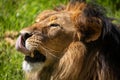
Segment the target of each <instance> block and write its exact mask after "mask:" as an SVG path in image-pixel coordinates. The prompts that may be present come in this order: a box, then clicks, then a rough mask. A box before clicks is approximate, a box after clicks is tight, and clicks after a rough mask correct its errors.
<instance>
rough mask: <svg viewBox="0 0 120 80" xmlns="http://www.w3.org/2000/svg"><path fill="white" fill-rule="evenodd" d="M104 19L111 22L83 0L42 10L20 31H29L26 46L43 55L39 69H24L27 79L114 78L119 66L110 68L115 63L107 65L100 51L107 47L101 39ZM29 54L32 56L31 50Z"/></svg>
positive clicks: (105, 57)
mask: <svg viewBox="0 0 120 80" xmlns="http://www.w3.org/2000/svg"><path fill="white" fill-rule="evenodd" d="M56 23H57V24H56ZM107 23H108V24H110V25H113V24H112V23H111V22H110V21H109V20H108V19H107V18H106V17H105V16H104V14H103V13H102V12H100V11H99V10H97V8H96V7H94V6H92V5H89V4H86V3H79V2H76V3H74V4H72V3H69V4H68V5H67V6H66V7H64V8H62V9H56V10H47V11H44V12H42V13H41V14H40V15H38V17H37V19H36V23H34V24H33V25H32V26H30V27H28V28H25V29H23V30H22V31H21V33H23V34H24V33H28V32H29V33H32V36H30V37H28V38H27V39H26V42H25V43H26V44H25V45H26V47H27V49H28V50H30V52H32V51H34V50H35V49H37V50H38V51H40V52H41V53H42V54H43V55H45V56H46V61H45V62H43V64H44V67H43V68H42V70H40V71H36V72H26V75H27V79H28V80H118V78H119V75H116V74H118V73H119V69H117V70H118V72H117V70H115V69H114V68H118V66H119V65H114V66H115V67H113V66H111V65H113V64H114V62H112V61H110V59H109V58H108V57H107V56H109V54H108V55H105V54H104V53H106V54H107V53H109V51H106V52H105V50H104V49H105V48H106V47H110V46H106V44H107V43H105V40H106V42H107V41H108V40H107V39H106V38H107V36H106V35H107V31H105V32H104V30H108V29H105V28H107V27H106V26H108V25H107ZM104 25H105V26H104ZM58 26H59V27H58ZM109 32H111V31H110V30H109ZM103 37H105V39H103V40H102V38H103ZM116 37H117V36H116ZM117 38H118V37H117ZM118 39H120V38H118ZM119 41H120V40H119ZM111 42H112V41H111ZM111 42H110V44H111ZM108 44H109V43H108ZM113 44H114V43H113ZM103 46H105V47H103ZM116 46H117V45H116ZM118 46H119V45H118ZM106 49H107V48H106ZM118 52H120V51H118ZM110 54H111V53H110ZM116 54H117V52H116ZM25 55H28V53H25ZM29 55H32V56H31V57H34V54H33V52H32V53H29ZM110 56H111V55H110ZM118 57H119V56H118ZM116 66H117V67H116Z"/></svg>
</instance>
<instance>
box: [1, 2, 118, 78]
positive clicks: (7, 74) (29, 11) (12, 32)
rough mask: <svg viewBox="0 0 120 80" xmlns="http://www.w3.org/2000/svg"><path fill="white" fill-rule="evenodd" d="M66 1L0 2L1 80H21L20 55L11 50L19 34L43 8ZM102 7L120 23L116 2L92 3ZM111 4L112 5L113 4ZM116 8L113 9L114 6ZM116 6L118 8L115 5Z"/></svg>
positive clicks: (49, 7)
mask: <svg viewBox="0 0 120 80" xmlns="http://www.w3.org/2000/svg"><path fill="white" fill-rule="evenodd" d="M67 1H68V0H34V1H33V0H0V80H24V76H23V72H22V67H21V66H22V63H21V62H22V61H23V58H24V57H23V55H21V54H20V53H19V52H17V51H16V50H15V48H14V44H15V39H16V37H17V36H18V31H19V30H21V29H22V28H23V27H26V26H29V25H31V24H32V23H33V22H34V18H35V17H36V15H38V14H39V13H40V12H41V11H43V10H44V9H51V8H53V7H55V6H56V5H58V4H66V3H67ZM93 1H96V3H98V4H101V5H102V6H104V7H105V8H106V9H107V11H108V14H107V15H108V16H110V17H112V18H115V19H116V20H115V23H117V24H118V23H119V22H120V7H117V5H116V4H120V1H119V0H114V1H115V2H114V3H113V2H112V1H113V0H111V1H110V0H104V1H103V0H93ZM112 4H113V5H112ZM115 5H116V6H115ZM118 6H119V5H118Z"/></svg>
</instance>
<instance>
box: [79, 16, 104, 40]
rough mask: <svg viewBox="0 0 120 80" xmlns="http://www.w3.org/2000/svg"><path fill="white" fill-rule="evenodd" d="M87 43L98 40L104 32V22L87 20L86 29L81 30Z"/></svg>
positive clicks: (92, 19) (97, 19)
mask: <svg viewBox="0 0 120 80" xmlns="http://www.w3.org/2000/svg"><path fill="white" fill-rule="evenodd" d="M81 31H82V35H83V39H84V41H85V42H91V41H95V40H97V39H98V38H99V37H100V35H101V32H102V21H101V19H99V18H96V17H91V18H86V21H85V25H84V29H83V30H81Z"/></svg>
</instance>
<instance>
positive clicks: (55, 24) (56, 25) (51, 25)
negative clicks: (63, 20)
mask: <svg viewBox="0 0 120 80" xmlns="http://www.w3.org/2000/svg"><path fill="white" fill-rule="evenodd" d="M59 26H60V25H59V24H57V23H52V24H50V27H59Z"/></svg>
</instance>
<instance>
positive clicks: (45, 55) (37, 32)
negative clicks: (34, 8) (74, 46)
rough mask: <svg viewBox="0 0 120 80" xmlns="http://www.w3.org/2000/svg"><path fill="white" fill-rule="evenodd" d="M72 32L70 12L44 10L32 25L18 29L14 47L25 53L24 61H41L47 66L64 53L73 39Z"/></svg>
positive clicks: (73, 29) (73, 30) (73, 28)
mask: <svg viewBox="0 0 120 80" xmlns="http://www.w3.org/2000/svg"><path fill="white" fill-rule="evenodd" d="M74 32H75V27H74V24H73V22H72V20H71V13H69V12H65V11H63V12H56V11H45V12H43V13H41V14H40V15H39V16H38V17H37V19H36V21H35V23H34V24H33V25H32V26H30V27H28V28H25V29H23V30H21V31H20V33H21V35H20V36H19V38H18V40H17V42H16V47H17V49H18V50H19V51H21V52H22V53H24V54H25V56H26V57H25V61H27V62H29V63H36V62H41V63H42V65H44V66H49V65H50V64H51V63H53V61H55V59H59V58H60V57H61V56H62V55H64V54H63V53H64V51H65V50H66V49H67V47H68V46H69V44H70V43H71V42H72V41H73V35H74ZM25 64H26V62H25ZM39 67H41V65H39Z"/></svg>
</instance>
